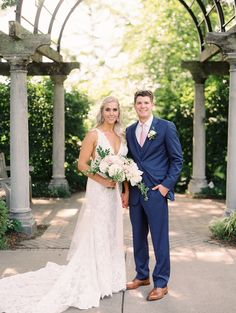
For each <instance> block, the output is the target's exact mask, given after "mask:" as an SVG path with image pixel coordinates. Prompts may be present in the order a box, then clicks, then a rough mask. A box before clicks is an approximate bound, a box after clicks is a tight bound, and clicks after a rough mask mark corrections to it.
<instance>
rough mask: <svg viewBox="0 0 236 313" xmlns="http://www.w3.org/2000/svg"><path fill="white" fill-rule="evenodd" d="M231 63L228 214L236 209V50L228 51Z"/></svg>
mask: <svg viewBox="0 0 236 313" xmlns="http://www.w3.org/2000/svg"><path fill="white" fill-rule="evenodd" d="M227 60H228V62H229V63H230V85H229V113H228V114H229V115H228V151H227V181H226V214H227V215H229V214H230V213H231V212H233V211H235V210H236V189H235V188H236V187H235V186H236V127H235V122H236V52H235V53H228V55H227Z"/></svg>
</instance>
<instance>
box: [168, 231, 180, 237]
mask: <svg viewBox="0 0 236 313" xmlns="http://www.w3.org/2000/svg"><path fill="white" fill-rule="evenodd" d="M169 235H170V237H176V236H179V233H178V232H176V231H173V230H170V232H169Z"/></svg>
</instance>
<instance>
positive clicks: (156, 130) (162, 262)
mask: <svg viewBox="0 0 236 313" xmlns="http://www.w3.org/2000/svg"><path fill="white" fill-rule="evenodd" d="M153 106H154V104H153V93H152V92H151V91H149V90H141V91H137V92H136V93H135V95H134V108H135V110H136V113H137V115H138V118H139V121H138V122H136V123H134V124H132V125H131V126H129V127H128V128H127V130H126V139H127V144H128V149H129V156H130V157H131V158H132V159H133V160H134V161H135V162H136V163H137V165H138V167H139V169H140V170H141V171H143V175H142V177H143V180H142V182H143V183H144V184H145V185H146V186H147V187H148V188H149V190H148V200H146V201H145V200H144V197H143V196H142V195H141V193H140V191H139V189H138V188H137V187H136V186H134V187H132V186H130V194H129V207H130V219H131V224H132V231H133V246H134V259H135V265H136V272H137V274H136V276H135V278H134V279H133V281H131V282H128V283H127V289H128V290H130V289H136V288H138V287H140V286H145V285H149V284H150V280H149V249H148V240H147V236H148V232H149V229H150V232H151V238H152V243H153V248H154V252H155V258H156V264H155V268H154V271H153V274H152V278H153V283H154V288H153V289H152V291H151V292H150V293H149V295H148V297H147V300H148V301H153V300H159V299H161V298H163V297H164V296H165V295H166V294H167V292H168V288H167V283H168V280H169V276H170V254H169V233H168V203H167V199H170V200H174V192H173V188H174V186H175V184H176V182H177V180H178V177H179V174H180V171H181V168H182V162H183V161H182V150H181V145H180V142H179V138H178V134H177V131H176V128H175V125H174V124H173V123H172V122H169V121H166V120H163V119H160V118H156V117H154V116H153V115H152V109H153Z"/></svg>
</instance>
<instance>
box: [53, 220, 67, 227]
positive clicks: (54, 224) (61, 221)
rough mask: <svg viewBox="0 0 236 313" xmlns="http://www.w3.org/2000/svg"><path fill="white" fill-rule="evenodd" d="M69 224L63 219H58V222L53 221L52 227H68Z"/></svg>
mask: <svg viewBox="0 0 236 313" xmlns="http://www.w3.org/2000/svg"><path fill="white" fill-rule="evenodd" d="M68 224H69V221H65V220H63V219H58V220H54V221H51V223H50V225H52V226H58V225H59V226H65V225H68Z"/></svg>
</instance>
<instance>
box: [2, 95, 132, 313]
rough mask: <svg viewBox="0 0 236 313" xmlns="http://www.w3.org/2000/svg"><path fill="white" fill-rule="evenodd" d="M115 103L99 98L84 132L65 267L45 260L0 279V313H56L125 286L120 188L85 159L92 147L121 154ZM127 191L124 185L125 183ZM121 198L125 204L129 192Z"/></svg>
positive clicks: (92, 153) (91, 302) (80, 306)
mask: <svg viewBox="0 0 236 313" xmlns="http://www.w3.org/2000/svg"><path fill="white" fill-rule="evenodd" d="M119 120H120V106H119V102H118V100H117V99H116V98H114V97H107V98H105V99H104V101H103V102H102V105H101V107H100V111H99V113H98V116H97V126H96V128H94V129H92V130H91V131H89V132H88V134H87V135H86V137H85V139H84V141H83V143H82V147H81V151H80V156H79V160H78V169H79V170H80V171H82V172H83V173H86V175H87V176H88V181H87V188H86V201H85V204H84V205H83V207H82V209H81V211H80V213H79V217H78V221H77V225H76V227H75V231H74V234H73V238H72V242H71V246H70V249H69V253H68V256H67V259H68V263H67V264H66V265H58V264H56V263H50V262H49V263H47V265H46V266H45V267H44V268H42V269H40V270H38V271H35V272H27V273H23V274H17V275H14V276H10V277H6V278H2V279H1V280H0V298H1V299H0V312H1V313H2V312H5V313H61V312H64V311H65V310H66V309H67V308H69V307H75V308H78V309H88V308H91V307H98V306H99V301H100V299H101V298H104V297H105V296H112V293H116V292H119V291H122V290H125V289H126V275H125V259H124V251H123V225H122V203H121V195H120V190H119V186H118V185H117V184H116V183H115V182H113V181H111V180H109V179H107V178H105V177H103V176H101V175H99V174H94V175H93V174H89V173H88V170H89V168H90V167H89V162H90V161H91V159H92V162H94V161H95V160H96V157H97V153H96V148H97V147H98V146H101V147H102V148H103V149H110V152H111V153H113V154H120V155H126V154H127V147H126V145H125V144H124V143H123V141H122V135H121V127H120V121H119ZM125 189H126V187H125ZM125 194H126V196H125V197H124V198H123V206H126V205H127V200H125V199H127V198H128V190H127V189H126V190H125Z"/></svg>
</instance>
